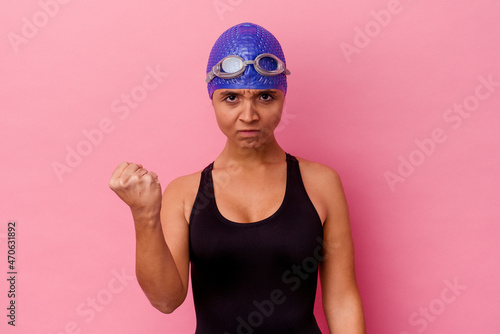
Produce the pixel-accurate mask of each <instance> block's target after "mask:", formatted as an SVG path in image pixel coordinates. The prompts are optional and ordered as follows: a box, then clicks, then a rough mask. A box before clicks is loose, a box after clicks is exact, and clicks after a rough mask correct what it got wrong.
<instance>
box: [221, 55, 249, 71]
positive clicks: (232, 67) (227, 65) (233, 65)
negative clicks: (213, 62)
mask: <svg viewBox="0 0 500 334" xmlns="http://www.w3.org/2000/svg"><path fill="white" fill-rule="evenodd" d="M243 66H244V64H243V61H242V60H241V59H240V58H236V57H229V58H226V59H224V61H223V62H222V70H223V71H224V72H226V73H236V72H238V71H240V70H241V69H242V68H243Z"/></svg>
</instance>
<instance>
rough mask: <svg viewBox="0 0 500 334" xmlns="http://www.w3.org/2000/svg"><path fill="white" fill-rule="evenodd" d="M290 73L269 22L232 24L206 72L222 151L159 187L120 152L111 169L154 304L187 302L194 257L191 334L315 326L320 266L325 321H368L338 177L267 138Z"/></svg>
mask: <svg viewBox="0 0 500 334" xmlns="http://www.w3.org/2000/svg"><path fill="white" fill-rule="evenodd" d="M289 74H290V71H288V69H286V63H285V57H284V55H283V52H282V49H281V46H280V44H279V42H278V41H277V40H276V38H275V37H274V36H273V35H272V34H271V33H270V32H268V31H267V30H266V29H264V28H262V27H260V26H258V25H255V24H251V23H243V24H239V25H236V26H234V27H232V28H230V29H228V30H227V31H226V32H224V33H223V34H222V35H221V36H220V37H219V39H218V40H217V41H216V43H215V45H214V46H213V48H212V52H211V54H210V58H209V62H208V67H207V79H206V81H207V83H208V92H209V96H210V98H211V99H212V104H213V107H214V110H215V116H216V119H217V123H218V125H219V127H220V129H221V130H222V132H223V133H224V134H225V135H226V137H227V141H226V145H225V147H224V149H223V150H222V152H221V153H220V155H219V156H218V157H217V158H216V159H215V161H214V162H213V163H211V164H210V165H208V166H207V167H206V168H205V169H204V170H202V171H199V172H196V173H194V174H191V175H187V176H182V177H179V178H177V179H175V180H173V181H172V182H171V183H170V184H169V185H168V186H167V188H166V189H165V192H164V194H163V196H162V194H161V186H160V183H159V181H158V177H157V175H156V174H155V173H153V172H151V171H148V170H146V169H145V168H143V166H142V165H140V164H134V163H127V162H122V163H121V164H120V165H119V166H118V167H117V168H116V169H115V171H114V172H113V175H112V177H111V180H110V187H111V189H113V190H114V191H115V192H116V193H117V194H118V196H119V197H120V198H121V199H122V200H123V201H125V203H127V204H128V205H129V206H130V208H131V210H132V215H133V218H134V222H135V229H136V239H137V254H136V274H137V279H138V281H139V284H140V285H141V287H142V289H143V290H144V293H145V294H146V296H147V297H148V299H149V300H150V302H151V304H152V305H153V306H154V307H156V308H157V309H158V310H160V311H161V312H164V313H171V312H173V311H174V310H175V309H176V308H177V307H179V305H181V304H182V303H183V302H184V300H185V298H186V294H187V290H188V281H189V264H190V263H191V275H192V277H191V278H192V288H193V297H194V303H195V309H196V319H197V329H196V333H197V334H214V333H220V334H223V333H224V334H226V333H227V334H233V333H273V334H275V333H307V334H312V333H321V332H320V330H319V327H318V325H317V323H316V320H315V318H314V315H313V307H314V298H315V293H316V283H317V275H318V268H319V272H320V278H321V285H322V293H323V308H324V312H325V315H326V319H327V322H328V326H329V329H330V331H331V332H332V333H341V334H360V333H364V332H365V324H364V317H363V310H362V305H361V299H360V296H359V292H358V288H357V284H356V278H355V272H354V255H353V244H352V238H351V232H350V226H349V219H348V210H347V205H346V201H345V197H344V193H343V190H342V185H341V182H340V179H339V177H338V175H337V173H336V172H335V171H334V170H332V169H331V168H329V167H327V166H324V165H321V164H318V163H314V162H311V161H307V160H305V159H302V158H295V157H294V156H292V155H290V154H288V153H286V152H285V151H284V150H283V149H282V148H281V147H280V146H279V144H278V143H277V141H276V139H275V137H274V130H275V129H276V127H277V125H278V123H279V121H280V118H281V113H282V110H283V105H284V102H285V94H286V87H287V86H286V76H287V75H289Z"/></svg>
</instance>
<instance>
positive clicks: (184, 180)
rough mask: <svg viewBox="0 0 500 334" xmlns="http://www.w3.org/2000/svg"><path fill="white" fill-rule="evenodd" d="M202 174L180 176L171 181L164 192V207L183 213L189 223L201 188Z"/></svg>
mask: <svg viewBox="0 0 500 334" xmlns="http://www.w3.org/2000/svg"><path fill="white" fill-rule="evenodd" d="M201 172H202V171H201V170H200V171H197V172H195V173H192V174H188V175H183V176H179V177H177V178H175V179H173V180H172V181H170V183H169V184H168V185H167V187H166V188H165V191H164V192H163V199H162V207H164V208H171V209H173V210H175V211H177V212H179V213H182V214H183V216H184V218H185V219H186V221H188V220H189V216H190V214H191V209H192V207H193V204H194V201H195V199H196V194H197V193H198V188H199V186H200V179H201Z"/></svg>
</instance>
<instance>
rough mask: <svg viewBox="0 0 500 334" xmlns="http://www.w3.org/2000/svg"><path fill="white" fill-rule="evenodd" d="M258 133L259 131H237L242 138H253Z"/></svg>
mask: <svg viewBox="0 0 500 334" xmlns="http://www.w3.org/2000/svg"><path fill="white" fill-rule="evenodd" d="M259 132H260V131H259V130H252V129H248V130H239V131H238V133H239V134H240V135H241V136H243V137H255V136H257V135H258V134H259Z"/></svg>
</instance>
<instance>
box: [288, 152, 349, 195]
mask: <svg viewBox="0 0 500 334" xmlns="http://www.w3.org/2000/svg"><path fill="white" fill-rule="evenodd" d="M296 158H297V160H298V161H299V166H300V173H301V175H302V179H303V182H304V183H309V184H312V185H314V186H315V188H318V189H322V188H330V189H331V187H332V186H334V187H335V188H337V187H339V186H340V187H341V186H342V182H341V180H340V176H339V174H338V173H337V171H335V170H334V169H333V168H331V167H329V166H327V165H323V164H321V163H319V162H314V161H310V160H306V159H304V158H300V157H296Z"/></svg>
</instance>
